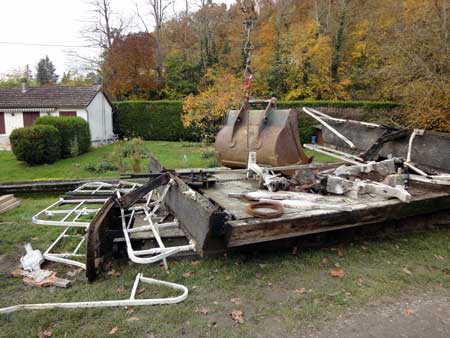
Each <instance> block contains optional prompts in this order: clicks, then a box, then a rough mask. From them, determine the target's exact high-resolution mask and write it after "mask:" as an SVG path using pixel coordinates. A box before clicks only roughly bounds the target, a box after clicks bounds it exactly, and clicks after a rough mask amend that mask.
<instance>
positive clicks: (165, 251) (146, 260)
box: [117, 180, 195, 270]
mask: <svg viewBox="0 0 450 338" xmlns="http://www.w3.org/2000/svg"><path fill="white" fill-rule="evenodd" d="M173 184H174V181H173V180H170V181H169V183H168V184H167V185H166V187H165V188H164V190H163V192H162V193H161V195H160V196H159V198H158V199H157V200H156V201H155V202H152V203H151V202H150V201H151V196H152V195H153V191H151V192H150V193H149V195H148V197H147V203H146V205H145V206H143V207H141V208H134V209H133V210H132V211H131V214H130V215H129V216H130V219H129V221H128V224H127V221H126V216H127V215H125V210H124V209H123V208H121V209H120V213H121V218H122V231H123V236H124V238H125V243H126V246H127V254H128V258H129V259H130V260H131V261H132V262H134V263H137V264H151V263H155V262H158V261H160V260H162V261H163V263H164V267H165V269H166V270H168V264H167V260H166V258H167V257H169V256H172V255H175V254H177V253H180V252H186V251H191V250H195V244H194V243H193V242H192V241H190V242H189V244H188V245H180V246H173V247H166V246H165V245H164V242H163V241H162V239H161V236H160V234H159V229H161V228H166V227H170V226H174V225H177V224H178V221H177V220H176V221H174V222H167V223H157V222H155V221H154V220H153V217H154V216H155V215H156V212H157V211H158V209H159V208H160V206H161V204H162V202H163V201H164V198H165V197H166V195H167V193H168V191H169V189H170V188H171V186H172V185H173ZM117 196H118V197H119V198H120V193H119V192H117ZM150 207H151V208H150ZM138 210H139V211H143V212H144V213H145V220H146V221H148V225H144V226H142V227H139V228H130V226H131V223H132V220H133V217H134V216H135V212H136V211H138ZM149 230H151V231H152V232H153V236H154V237H155V239H156V242H157V243H158V246H159V247H158V248H152V249H147V250H134V249H133V246H132V243H131V240H130V235H129V234H130V233H135V232H141V231H149ZM139 256H149V257H139Z"/></svg>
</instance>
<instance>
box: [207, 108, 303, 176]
mask: <svg viewBox="0 0 450 338" xmlns="http://www.w3.org/2000/svg"><path fill="white" fill-rule="evenodd" d="M261 104H267V106H266V108H265V109H264V110H257V109H252V108H254V107H255V106H257V105H261ZM215 147H216V155H217V158H218V160H219V161H220V163H221V164H222V165H223V166H226V167H230V168H246V167H247V163H248V155H249V152H256V158H257V161H258V164H260V165H270V166H273V167H279V166H285V165H292V164H303V163H309V162H311V160H312V158H310V157H308V156H307V155H306V154H305V152H304V151H303V148H302V146H301V143H300V139H299V134H298V118H297V112H296V111H295V110H292V109H276V99H271V100H249V101H247V102H245V103H244V104H243V106H242V108H241V109H240V110H230V111H229V112H228V115H227V118H226V122H225V125H224V127H223V128H222V129H221V130H220V131H219V133H218V134H217V137H216V144H215Z"/></svg>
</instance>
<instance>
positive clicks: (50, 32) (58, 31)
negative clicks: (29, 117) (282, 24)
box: [0, 0, 235, 77]
mask: <svg viewBox="0 0 450 338" xmlns="http://www.w3.org/2000/svg"><path fill="white" fill-rule="evenodd" d="M136 1H138V2H139V3H145V0H111V2H112V6H113V9H114V10H115V11H116V12H117V13H119V14H121V15H122V16H124V17H128V18H131V17H132V16H134V15H135V8H136ZM192 2H194V3H195V0H193V1H192ZM214 2H216V3H220V2H223V3H227V4H230V3H233V2H235V0H215V1H214ZM184 4H185V0H175V6H176V8H175V9H176V10H177V9H179V8H184V7H183V6H184ZM89 11H90V7H89V5H87V3H86V0H39V1H37V0H1V2H0V77H1V76H3V75H4V74H7V73H9V72H11V71H14V70H16V69H23V68H24V67H25V66H26V65H27V64H28V65H29V67H30V70H31V71H33V73H34V72H35V70H36V64H37V63H38V61H39V59H41V58H43V57H45V55H48V56H49V58H50V59H51V60H52V61H53V63H54V65H55V66H56V72H57V74H58V75H60V76H61V75H62V73H63V72H64V71H67V70H69V69H71V67H73V62H72V59H71V58H70V57H69V56H68V55H67V51H68V50H71V49H72V50H74V49H75V50H76V51H77V52H78V53H80V54H84V55H89V54H93V53H97V52H98V51H97V50H95V49H90V48H71V47H50V46H32V45H30V44H44V45H65V46H84V45H86V42H85V41H83V39H82V38H81V37H80V30H81V29H82V28H83V27H84V26H85V25H86V20H88V19H89V17H90V12H89ZM171 12H172V10H171ZM136 21H137V20H136ZM21 44H24V45H21ZM25 44H26V45H25Z"/></svg>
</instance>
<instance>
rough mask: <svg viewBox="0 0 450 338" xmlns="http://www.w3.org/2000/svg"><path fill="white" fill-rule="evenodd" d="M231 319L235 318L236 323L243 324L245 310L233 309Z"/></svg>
mask: <svg viewBox="0 0 450 338" xmlns="http://www.w3.org/2000/svg"><path fill="white" fill-rule="evenodd" d="M230 315H231V319H233V320H234V322H235V323H238V324H243V323H244V312H242V311H241V310H233V311H231V314H230Z"/></svg>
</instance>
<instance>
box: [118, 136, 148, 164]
mask: <svg viewBox="0 0 450 338" xmlns="http://www.w3.org/2000/svg"><path fill="white" fill-rule="evenodd" d="M148 155H149V153H148V151H147V149H146V148H145V143H144V141H143V140H142V139H141V138H133V139H131V140H130V141H117V142H116V143H115V144H114V147H113V150H112V152H111V155H110V156H109V159H110V161H111V162H112V164H113V165H114V166H115V167H116V168H117V169H118V170H119V171H120V172H126V171H129V170H131V171H132V172H135V173H139V172H142V170H143V169H144V168H143V164H144V162H143V160H144V159H146V158H147V157H148Z"/></svg>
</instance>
